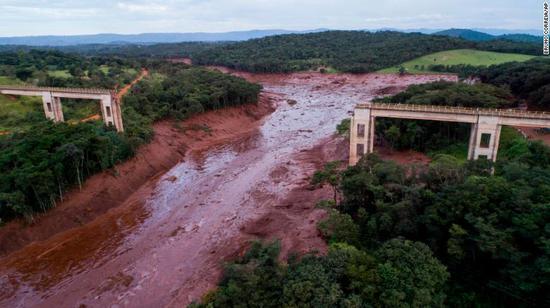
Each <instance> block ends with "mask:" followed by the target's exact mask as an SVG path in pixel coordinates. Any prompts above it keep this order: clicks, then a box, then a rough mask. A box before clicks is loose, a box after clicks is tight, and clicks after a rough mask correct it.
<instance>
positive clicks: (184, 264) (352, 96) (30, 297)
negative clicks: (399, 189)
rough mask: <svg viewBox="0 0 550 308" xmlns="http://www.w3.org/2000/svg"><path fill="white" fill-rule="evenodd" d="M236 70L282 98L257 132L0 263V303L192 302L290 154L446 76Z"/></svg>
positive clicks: (294, 182)
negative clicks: (380, 99) (382, 99)
mask: <svg viewBox="0 0 550 308" xmlns="http://www.w3.org/2000/svg"><path fill="white" fill-rule="evenodd" d="M242 75H243V76H244V77H246V78H249V79H250V80H253V81H257V82H261V83H262V84H263V85H264V91H266V92H271V93H273V94H275V95H279V96H280V97H281V98H283V100H282V101H281V103H280V105H279V106H278V108H277V110H276V111H275V112H274V113H273V114H271V115H269V116H268V117H267V118H265V120H264V122H263V124H262V125H261V126H260V127H259V129H257V130H255V131H253V132H251V133H247V134H245V135H242V136H241V137H240V138H238V139H236V140H233V141H232V142H231V143H228V144H224V145H222V146H217V147H213V148H210V149H208V150H207V151H203V152H189V153H187V155H186V157H187V159H186V160H185V161H184V162H182V163H180V164H178V165H176V166H175V167H174V168H172V169H171V170H170V171H169V172H167V173H166V174H165V175H163V176H161V177H159V178H154V179H151V180H150V181H149V182H148V183H147V184H146V185H144V186H143V187H141V188H140V189H139V190H138V191H136V192H135V193H134V194H133V195H132V196H131V197H130V198H129V199H127V200H126V201H125V202H124V203H122V204H121V205H120V206H118V207H116V208H114V209H112V210H111V211H109V212H107V213H106V214H104V215H102V216H100V217H99V218H97V219H95V220H94V221H92V222H91V223H88V224H85V225H83V226H81V227H79V228H75V229H72V230H69V231H66V232H64V233H61V234H58V235H56V236H54V237H52V238H50V239H48V240H46V241H43V242H39V243H34V244H31V245H28V246H27V247H25V248H23V249H21V250H19V251H16V252H14V253H12V254H10V255H8V256H6V257H5V258H3V259H1V260H0V306H2V307H31V306H38V307H75V306H79V305H85V306H89V307H106V306H107V307H109V306H113V307H117V306H126V307H159V306H177V307H181V306H182V305H185V304H187V303H189V302H190V301H192V300H195V299H198V298H200V296H201V295H202V294H204V292H205V291H207V290H208V289H209V288H211V287H212V286H214V285H215V283H216V281H217V279H218V278H219V276H220V264H221V262H222V261H224V260H227V259H229V258H231V257H234V256H235V255H238V254H239V253H242V250H243V249H244V245H245V242H246V240H247V239H249V236H245V235H244V234H243V232H242V230H243V229H244V228H246V225H247V223H249V222H250V221H253V220H254V219H255V218H257V217H260V216H261V215H263V214H265V213H267V212H268V211H269V209H270V208H271V207H275V206H277V205H278V203H279V202H280V201H281V200H283V199H284V198H285V196H286V195H287V194H288V193H289V192H290V191H291V190H292V189H293V188H295V187H297V186H298V185H300V183H303V182H304V178H307V177H308V176H309V175H310V174H311V172H312V170H311V168H306V167H305V166H304V165H303V164H301V163H300V162H299V161H298V160H297V159H296V157H297V156H298V155H297V154H299V153H301V152H303V151H305V150H307V149H310V148H312V147H313V146H315V145H317V144H318V143H320V142H323V141H324V140H326V137H327V136H330V135H331V134H332V133H333V132H334V129H335V125H336V124H337V123H339V122H340V120H342V119H343V118H345V117H347V116H348V115H347V114H348V112H349V111H351V110H352V109H353V105H354V104H355V103H357V102H361V101H366V100H369V99H371V98H372V97H373V96H376V95H378V94H389V93H392V92H396V91H398V90H400V89H403V88H404V87H405V86H407V85H409V84H413V83H423V82H429V81H434V80H439V79H441V78H448V79H453V77H451V76H406V77H397V76H393V75H361V76H357V75H355V76H351V75H319V74H293V75H250V74H242ZM285 99H288V100H293V101H294V102H293V101H290V102H291V103H287V102H286V101H285ZM282 167H284V168H282ZM281 170H283V171H281ZM283 243H284V242H283Z"/></svg>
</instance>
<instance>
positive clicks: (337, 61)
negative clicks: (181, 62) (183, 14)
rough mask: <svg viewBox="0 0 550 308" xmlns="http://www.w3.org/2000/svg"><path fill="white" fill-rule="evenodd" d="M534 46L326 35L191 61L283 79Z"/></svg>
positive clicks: (229, 48) (218, 51)
mask: <svg viewBox="0 0 550 308" xmlns="http://www.w3.org/2000/svg"><path fill="white" fill-rule="evenodd" d="M537 47H538V46H536V45H535V44H530V43H522V42H513V41H504V40H495V41H489V42H471V41H466V40H463V39H459V38H451V37H447V36H437V35H424V34H420V33H400V32H391V31H383V32H375V33H371V32H364V31H328V32H320V33H309V34H290V35H278V36H270V37H265V38H261V39H254V40H249V41H246V42H238V43H234V44H228V45H221V46H217V47H215V48H211V49H208V50H206V51H203V52H199V53H197V54H195V55H194V56H193V60H194V61H195V62H196V63H198V64H203V65H223V66H227V67H230V68H233V69H237V70H245V71H250V72H260V73H279V72H293V71H304V70H312V69H318V68H323V67H332V68H334V69H336V70H339V71H344V72H352V73H363V72H372V71H376V70H379V69H383V68H386V67H391V66H395V65H398V64H401V63H403V62H405V61H408V60H412V59H414V58H417V57H420V56H423V55H426V54H430V53H434V52H438V51H444V50H450V49H462V48H474V49H481V50H490V51H500V52H517V53H524V54H538V53H540V51H539V50H538V48H537Z"/></svg>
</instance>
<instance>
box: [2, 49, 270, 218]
mask: <svg viewBox="0 0 550 308" xmlns="http://www.w3.org/2000/svg"><path fill="white" fill-rule="evenodd" d="M44 55H45V57H44ZM49 57H52V58H53V60H51V63H50V60H49ZM0 59H2V65H3V66H2V67H3V69H5V70H8V73H9V70H11V67H12V66H15V72H14V73H15V74H16V75H15V76H16V77H17V72H18V70H20V69H21V67H24V68H26V69H28V70H29V71H30V73H29V74H28V75H29V76H28V78H34V76H38V75H40V74H41V73H42V72H46V73H47V72H48V66H50V65H54V64H53V63H56V64H55V67H54V68H50V69H55V70H64V69H67V70H69V71H72V70H73V69H74V68H75V67H86V65H96V66H97V65H99V64H100V63H101V62H93V61H94V60H90V59H88V58H86V59H83V58H81V57H79V56H73V55H66V54H61V53H58V52H46V53H45V54H42V52H30V53H29V54H16V55H15V56H13V57H11V58H10V57H5V58H4V57H0ZM111 61H118V60H111ZM120 61H122V60H120ZM109 63H114V62H109ZM145 65H146V66H147V67H148V68H149V69H150V72H151V77H149V78H145V79H144V80H142V81H140V82H139V83H138V84H137V85H136V86H135V87H134V88H133V90H132V91H131V93H130V94H129V95H128V96H126V97H125V98H124V104H123V108H122V109H123V110H122V112H123V117H124V123H125V127H126V131H125V132H124V133H123V134H119V133H117V132H116V131H114V130H113V129H112V128H109V127H106V126H104V125H103V123H101V122H86V123H79V122H77V123H74V124H68V123H62V124H53V123H52V122H50V121H47V120H46V119H45V118H44V116H43V114H42V112H41V110H36V111H34V112H30V113H28V114H27V115H26V116H25V120H26V122H25V129H22V130H17V131H14V132H12V133H10V134H6V135H3V136H0V170H2V177H0V222H3V221H7V220H9V219H13V218H17V217H26V218H28V219H32V217H33V215H35V214H36V213H40V212H44V211H46V210H48V209H50V208H52V207H54V206H55V204H56V202H58V201H59V200H61V199H62V198H63V194H64V192H65V191H66V190H67V189H69V188H71V187H75V186H78V185H82V183H83V182H84V180H85V179H86V178H87V177H89V176H91V175H93V174H95V173H97V172H99V171H102V170H106V169H109V168H111V167H113V166H114V165H115V164H117V163H119V162H121V161H124V160H125V159H127V158H129V157H131V156H132V155H133V154H134V153H135V151H136V149H137V148H138V147H139V146H140V145H142V144H144V143H147V142H148V141H150V140H151V138H152V137H153V130H152V123H153V122H154V121H155V120H159V119H162V118H176V119H184V118H187V117H189V116H191V115H193V114H196V113H199V112H203V111H206V110H212V109H216V108H222V107H225V106H231V105H238V104H244V103H254V102H256V101H257V98H258V95H259V92H260V90H261V87H260V86H259V85H255V84H251V83H248V82H247V81H245V80H244V79H241V78H237V77H232V76H229V75H226V74H222V73H220V72H214V71H209V70H206V69H203V68H192V67H190V66H187V65H184V64H172V63H168V62H161V61H151V62H148V63H145ZM91 67H93V66H91ZM91 67H90V66H88V69H93V68H91ZM110 67H113V66H110ZM110 71H112V70H110ZM119 72H123V69H121V70H119ZM4 73H5V72H4ZM0 74H1V73H0ZM71 75H72V73H71ZM8 76H10V75H8ZM19 77H21V76H19ZM19 77H18V78H19ZM120 77H121V76H120V75H118V74H113V78H112V79H111V81H116V80H117V79H119V78H120ZM28 78H21V81H23V80H28ZM61 79H63V81H64V83H63V86H76V85H81V86H89V85H90V83H91V84H94V85H95V86H101V85H100V84H96V83H93V82H94V81H93V78H91V79H90V80H88V78H87V77H85V76H80V77H76V76H74V75H72V77H69V78H64V77H63V78H61ZM45 80H46V81H47V80H51V79H50V77H46V79H45ZM40 82H41V80H40ZM40 82H39V83H40ZM55 85H57V84H55ZM110 85H113V84H112V83H111V84H110ZM113 172H115V171H113Z"/></svg>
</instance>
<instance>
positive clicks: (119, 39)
mask: <svg viewBox="0 0 550 308" xmlns="http://www.w3.org/2000/svg"><path fill="white" fill-rule="evenodd" d="M327 30H328V29H314V30H306V31H293V30H282V29H268V30H250V31H232V32H219V33H206V32H193V33H141V34H110V33H103V34H90V35H67V36H56V35H46V36H18V37H0V45H27V46H42V47H43V46H74V45H90V44H104V45H112V44H115V45H124V44H142V45H147V44H159V43H181V42H223V41H246V40H249V39H256V38H263V37H267V36H273V35H281V34H305V33H316V32H323V31H327ZM385 30H392V31H398V32H407V33H410V32H419V33H424V34H436V35H445V36H451V37H460V38H463V39H466V40H470V41H476V42H480V41H489V40H494V39H507V40H513V41H519V42H537V43H538V42H540V41H541V37H540V36H537V35H533V34H537V33H538V32H537V31H536V30H523V32H521V31H522V30H502V29H481V30H483V31H480V29H473V30H472V29H448V30H440V29H426V28H422V29H389V28H384V29H376V30H364V31H371V32H373V31H374V32H376V31H385Z"/></svg>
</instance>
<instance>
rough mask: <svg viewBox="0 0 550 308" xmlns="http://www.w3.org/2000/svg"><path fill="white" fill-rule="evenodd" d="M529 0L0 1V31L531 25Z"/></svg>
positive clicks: (534, 16)
mask: <svg viewBox="0 0 550 308" xmlns="http://www.w3.org/2000/svg"><path fill="white" fill-rule="evenodd" d="M531 2H536V1H534V0H528V1H518V0H485V1H479V0H445V1H441V0H383V1H382V0H338V1H336V0H150V1H148V0H115V1H105V0H0V36H13V35H38V34H80V33H98V32H117V33H141V32H153V31H154V32H195V31H202V32H221V31H232V30H249V29H268V28H279V29H290V30H306V29H315V28H331V29H378V28H384V27H391V28H427V27H429V28H449V27H461V28H534V29H536V28H538V27H540V20H541V16H540V14H541V8H540V5H539V4H536V3H531Z"/></svg>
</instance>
